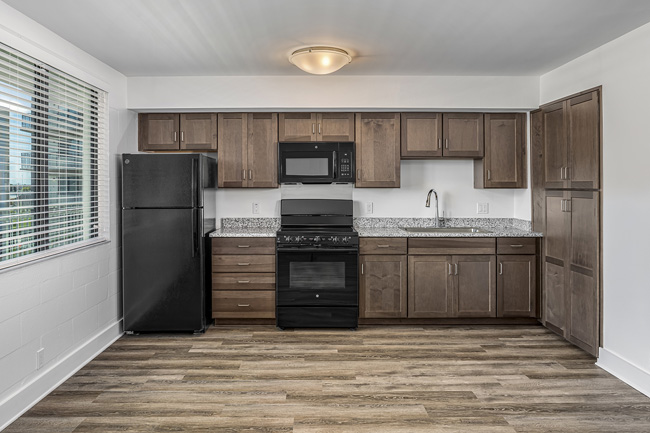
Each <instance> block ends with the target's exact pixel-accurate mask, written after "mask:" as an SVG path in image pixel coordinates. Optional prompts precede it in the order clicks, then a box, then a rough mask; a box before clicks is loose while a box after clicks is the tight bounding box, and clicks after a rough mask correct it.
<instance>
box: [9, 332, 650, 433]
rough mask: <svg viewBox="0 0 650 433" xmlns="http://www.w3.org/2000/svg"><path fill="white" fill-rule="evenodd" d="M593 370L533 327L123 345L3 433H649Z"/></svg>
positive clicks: (631, 397)
mask: <svg viewBox="0 0 650 433" xmlns="http://www.w3.org/2000/svg"><path fill="white" fill-rule="evenodd" d="M594 361H595V359H594V358H592V357H591V356H589V355H588V354H586V353H585V352H583V351H582V350H580V349H577V348H575V347H573V346H571V345H569V344H568V343H566V342H565V341H563V340H562V339H561V338H559V337H557V336H556V335H554V334H552V333H551V332H549V331H548V330H546V329H544V328H543V327H539V326H489V327H486V326H483V327H480V326H477V327H467V326H455V327H442V326H426V327H412V326H402V327H385V326H376V327H372V326H364V327H360V328H359V330H357V331H350V330H287V331H279V330H276V329H275V327H271V326H256V327H232V328H223V327H216V328H215V327H213V328H210V329H209V330H208V332H206V333H205V334H204V335H201V336H189V335H140V336H124V337H122V338H121V339H120V340H118V341H117V342H116V343H115V344H113V345H112V346H111V347H110V348H108V349H107V350H106V351H105V352H104V353H102V354H101V355H99V356H98V357H97V358H96V359H95V360H93V361H92V362H90V363H89V364H88V365H87V366H86V367H84V368H83V369H81V370H80V371H79V372H78V373H77V374H75V375H74V376H73V377H71V378H70V379H69V380H67V381H66V382H65V383H64V384H62V385H61V386H60V387H59V388H57V389H56V390H55V391H54V392H53V393H52V394H51V395H49V396H47V397H46V398H45V399H43V400H42V401H41V402H40V403H38V404H37V405H36V406H34V407H33V408H32V409H31V410H29V411H28V412H27V413H26V414H25V415H23V416H22V417H21V418H19V419H18V420H16V422H14V423H13V424H12V425H11V426H9V427H8V428H7V429H6V430H5V432H6V433H16V432H29V433H39V432H47V433H56V432H61V433H63V432H66V433H69V432H102V433H110V432H124V431H128V432H170V431H187V432H244V431H245V432H296V433H320V432H323V433H324V432H327V433H343V432H346V433H347V432H351V433H353V432H363V433H380V432H390V433H419V432H443V433H451V432H468V433H474V432H476V433H479V432H480V433H515V432H521V433H528V432H531V433H532V432H535V433H540V432H563V433H564V432H585V433H586V432H589V433H594V432H608V433H610V432H617V433H626V432H627V433H641V432H643V433H647V432H650V399H649V398H648V397H646V396H644V395H643V394H641V393H639V392H638V391H636V390H634V389H632V388H631V387H629V386H627V385H626V384H624V383H623V382H621V381H619V380H618V379H616V378H614V377H613V376H611V375H610V374H608V373H606V372H605V371H603V370H601V369H599V368H598V367H596V366H595V365H594Z"/></svg>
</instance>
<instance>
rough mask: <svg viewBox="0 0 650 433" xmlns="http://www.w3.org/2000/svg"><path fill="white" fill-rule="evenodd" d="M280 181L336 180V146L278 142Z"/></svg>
mask: <svg viewBox="0 0 650 433" xmlns="http://www.w3.org/2000/svg"><path fill="white" fill-rule="evenodd" d="M279 149H280V150H279V155H278V156H279V164H278V166H279V174H278V175H279V178H280V179H279V180H280V183H332V182H334V181H336V171H337V170H336V148H335V146H334V145H333V144H332V143H317V144H311V143H280V147H279Z"/></svg>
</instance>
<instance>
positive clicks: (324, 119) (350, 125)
mask: <svg viewBox="0 0 650 433" xmlns="http://www.w3.org/2000/svg"><path fill="white" fill-rule="evenodd" d="M316 120H317V126H316V137H317V140H318V141H354V113H319V114H318V115H317V119H316Z"/></svg>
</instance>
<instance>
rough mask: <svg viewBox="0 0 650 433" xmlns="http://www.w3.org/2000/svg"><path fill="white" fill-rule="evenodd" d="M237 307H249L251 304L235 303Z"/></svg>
mask: <svg viewBox="0 0 650 433" xmlns="http://www.w3.org/2000/svg"><path fill="white" fill-rule="evenodd" d="M237 306H238V307H250V306H251V304H237Z"/></svg>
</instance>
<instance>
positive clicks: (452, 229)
mask: <svg viewBox="0 0 650 433" xmlns="http://www.w3.org/2000/svg"><path fill="white" fill-rule="evenodd" d="M400 229H402V230H404V231H407V232H411V233H492V232H491V231H490V230H485V229H480V228H478V227H400Z"/></svg>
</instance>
